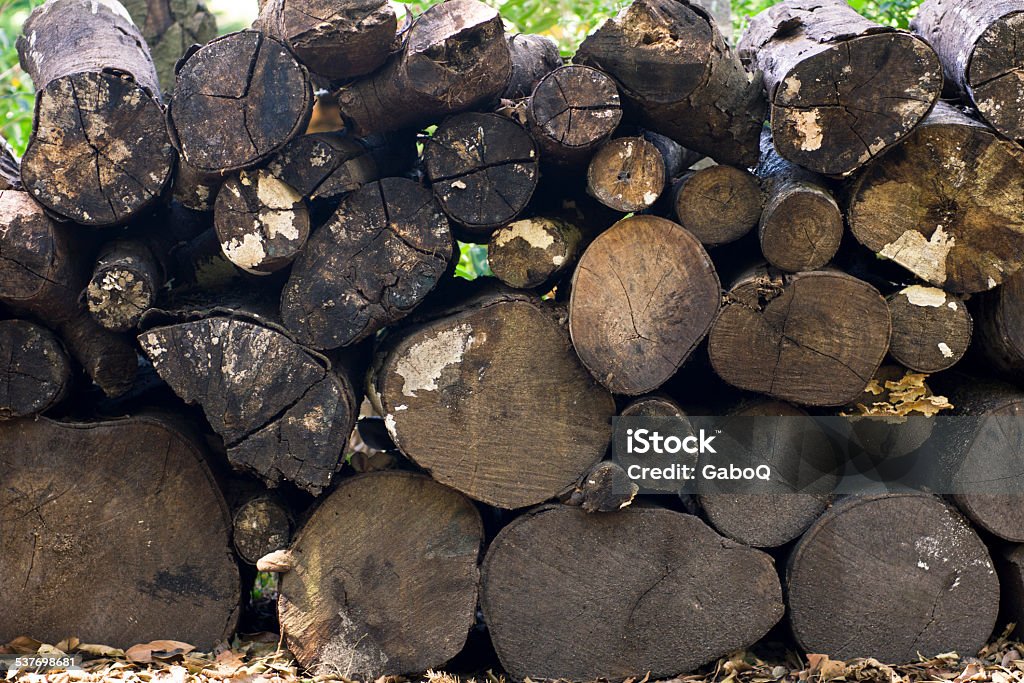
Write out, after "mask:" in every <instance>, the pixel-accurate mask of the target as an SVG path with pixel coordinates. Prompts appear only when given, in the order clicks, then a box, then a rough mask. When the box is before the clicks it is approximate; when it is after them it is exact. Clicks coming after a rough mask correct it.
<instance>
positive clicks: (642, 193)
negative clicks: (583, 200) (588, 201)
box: [587, 137, 665, 213]
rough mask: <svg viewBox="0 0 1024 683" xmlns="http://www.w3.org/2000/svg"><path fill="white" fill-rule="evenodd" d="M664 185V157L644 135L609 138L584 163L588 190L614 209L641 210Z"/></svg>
mask: <svg viewBox="0 0 1024 683" xmlns="http://www.w3.org/2000/svg"><path fill="white" fill-rule="evenodd" d="M664 189H665V160H664V159H663V158H662V156H661V152H660V151H658V148H657V147H655V146H654V145H653V144H651V143H650V142H648V141H647V140H645V139H644V138H640V137H628V138H616V139H614V140H609V141H608V142H606V143H604V144H603V145H601V147H600V148H598V150H597V151H596V152H595V153H594V155H593V157H591V159H590V165H589V166H587V193H588V194H590V196H591V197H593V198H594V199H597V200H598V201H599V202H601V203H602V204H604V205H605V206H607V207H609V208H611V209H614V210H615V211H621V212H622V213H629V212H632V211H643V210H644V209H647V208H649V207H650V206H651V205H652V204H654V202H656V201H657V200H658V197H660V196H661V193H662V191H663V190H664Z"/></svg>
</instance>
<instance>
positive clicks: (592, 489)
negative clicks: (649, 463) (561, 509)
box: [559, 460, 640, 512]
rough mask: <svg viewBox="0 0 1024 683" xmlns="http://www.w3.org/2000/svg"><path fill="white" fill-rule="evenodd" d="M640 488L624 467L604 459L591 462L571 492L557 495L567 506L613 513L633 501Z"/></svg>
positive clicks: (588, 510) (585, 510)
mask: <svg viewBox="0 0 1024 683" xmlns="http://www.w3.org/2000/svg"><path fill="white" fill-rule="evenodd" d="M639 491H640V487H639V486H637V484H636V482H634V481H633V480H632V479H630V477H629V475H628V474H626V470H624V469H622V467H621V466H620V465H619V464H617V463H614V462H611V461H609V460H605V461H603V462H599V463H597V464H596V465H594V466H593V467H592V468H591V469H590V471H589V472H587V473H586V474H585V475H583V477H582V478H581V479H580V480H579V481H578V482H576V486H574V487H573V488H572V490H571V491H568V492H565V493H562V494H560V495H559V500H561V501H562V502H563V503H565V504H566V505H578V506H580V507H581V508H583V510H584V512H615V511H616V510H621V509H623V508H624V507H626V506H627V505H629V504H630V503H632V502H633V498H635V497H636V494H637V493H638V492H639Z"/></svg>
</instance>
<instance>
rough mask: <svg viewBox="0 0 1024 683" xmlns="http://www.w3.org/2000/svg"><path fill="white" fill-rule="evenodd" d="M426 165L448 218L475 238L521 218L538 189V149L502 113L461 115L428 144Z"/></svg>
mask: <svg viewBox="0 0 1024 683" xmlns="http://www.w3.org/2000/svg"><path fill="white" fill-rule="evenodd" d="M423 165H424V167H425V169H426V172H427V178H428V179H429V180H430V182H431V185H432V187H433V190H434V196H435V197H437V200H438V201H439V202H440V203H441V208H442V209H444V212H445V213H446V214H448V217H449V218H451V219H452V220H453V221H455V222H457V223H458V224H459V225H462V226H464V227H465V228H466V229H467V230H469V231H470V232H472V233H474V234H480V235H484V236H488V235H490V233H491V232H493V230H494V228H496V227H498V226H499V225H504V224H505V223H508V222H509V221H511V220H512V219H513V218H515V217H516V215H518V214H519V212H520V211H522V210H523V209H524V208H526V205H527V203H529V201H530V197H532V196H533V191H534V189H536V187H537V181H538V179H539V174H538V172H537V146H536V145H535V144H534V142H533V138H531V137H530V134H529V133H527V132H526V131H525V130H523V129H522V128H521V127H520V126H519V125H517V124H516V123H515V122H514V121H512V120H510V119H507V118H505V117H504V116H499V115H497V114H459V115H458V116H453V117H451V118H450V119H448V120H447V121H445V122H444V123H442V124H441V125H440V126H438V128H437V130H436V131H435V132H434V134H433V135H432V136H431V137H430V139H428V140H427V141H426V143H424V145H423Z"/></svg>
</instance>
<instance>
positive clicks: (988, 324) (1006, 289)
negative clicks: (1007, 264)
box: [975, 270, 1024, 378]
mask: <svg viewBox="0 0 1024 683" xmlns="http://www.w3.org/2000/svg"><path fill="white" fill-rule="evenodd" d="M977 301H978V305H977V309H976V310H975V320H976V321H977V327H976V329H975V334H976V338H977V344H976V347H977V348H978V349H979V350H980V351H981V354H982V356H983V357H984V358H985V359H986V360H987V361H988V362H989V363H991V364H992V366H993V368H995V369H996V370H997V371H999V372H1002V373H1006V374H1008V375H1010V376H1012V377H1014V378H1018V377H1021V376H1024V270H1018V271H1017V272H1016V273H1014V274H1013V275H1011V276H1010V277H1008V278H1006V281H1005V282H1004V283H1003V285H1002V286H1001V287H996V288H995V289H993V290H992V291H990V292H986V293H985V294H984V295H983V296H980V297H978V298H977Z"/></svg>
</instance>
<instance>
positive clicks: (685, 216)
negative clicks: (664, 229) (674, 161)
mask: <svg viewBox="0 0 1024 683" xmlns="http://www.w3.org/2000/svg"><path fill="white" fill-rule="evenodd" d="M672 193H673V199H672V202H673V208H674V209H675V215H676V220H678V221H679V224H680V225H682V226H683V227H684V228H686V229H687V230H689V231H690V232H692V233H693V236H694V237H696V238H697V239H699V240H700V241H701V243H702V244H703V245H705V246H708V247H715V246H719V245H722V244H728V243H729V242H735V241H736V240H738V239H739V238H741V237H743V236H744V235H746V234H747V233H748V232H750V231H751V230H753V228H754V226H755V225H757V222H758V220H759V219H760V218H761V207H762V205H763V204H764V197H763V195H762V193H761V186H760V185H759V184H758V182H757V178H756V177H754V175H752V174H751V173H750V172H749V171H745V170H743V169H741V168H735V167H733V166H709V167H707V168H702V169H700V170H697V171H690V172H689V173H687V174H685V175H684V176H682V177H681V178H679V179H678V180H677V181H676V182H675V183H673V185H672Z"/></svg>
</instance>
